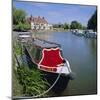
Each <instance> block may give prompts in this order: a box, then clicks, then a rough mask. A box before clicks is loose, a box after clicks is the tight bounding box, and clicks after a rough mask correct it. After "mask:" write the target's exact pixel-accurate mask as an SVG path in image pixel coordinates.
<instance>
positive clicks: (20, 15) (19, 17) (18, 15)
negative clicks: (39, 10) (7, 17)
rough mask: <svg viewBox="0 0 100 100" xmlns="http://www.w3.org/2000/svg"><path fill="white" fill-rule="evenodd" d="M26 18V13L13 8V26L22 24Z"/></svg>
mask: <svg viewBox="0 0 100 100" xmlns="http://www.w3.org/2000/svg"><path fill="white" fill-rule="evenodd" d="M25 17H26V12H25V11H24V10H21V9H16V8H15V7H13V24H14V25H17V24H19V23H20V22H22V23H24V22H25Z"/></svg>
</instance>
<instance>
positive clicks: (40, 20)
mask: <svg viewBox="0 0 100 100" xmlns="http://www.w3.org/2000/svg"><path fill="white" fill-rule="evenodd" d="M28 21H29V22H31V21H33V22H34V23H35V24H48V22H47V21H46V20H45V18H44V17H40V16H38V17H32V16H31V17H29V18H28Z"/></svg>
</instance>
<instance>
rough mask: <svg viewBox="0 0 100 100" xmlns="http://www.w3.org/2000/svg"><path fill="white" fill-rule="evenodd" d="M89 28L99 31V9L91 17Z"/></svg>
mask: <svg viewBox="0 0 100 100" xmlns="http://www.w3.org/2000/svg"><path fill="white" fill-rule="evenodd" d="M87 28H88V29H93V30H94V31H97V10H96V11H95V12H94V14H93V15H92V16H91V18H90V19H89V21H88V24H87Z"/></svg>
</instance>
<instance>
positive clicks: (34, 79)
mask: <svg viewBox="0 0 100 100" xmlns="http://www.w3.org/2000/svg"><path fill="white" fill-rule="evenodd" d="M13 43H14V44H13V68H12V69H13V72H12V80H13V81H12V85H13V87H12V93H13V96H35V95H39V94H41V93H43V92H44V91H46V90H47V88H48V86H49V84H48V82H47V81H46V80H45V79H44V78H43V74H41V72H40V71H39V70H38V69H34V67H36V66H34V65H32V67H33V69H29V67H28V65H27V64H26V63H24V62H22V61H23V60H21V59H19V57H20V58H21V57H22V56H23V55H24V53H23V51H22V48H21V44H20V42H18V41H17V42H16V41H14V42H13ZM45 96H48V94H45V95H43V97H45Z"/></svg>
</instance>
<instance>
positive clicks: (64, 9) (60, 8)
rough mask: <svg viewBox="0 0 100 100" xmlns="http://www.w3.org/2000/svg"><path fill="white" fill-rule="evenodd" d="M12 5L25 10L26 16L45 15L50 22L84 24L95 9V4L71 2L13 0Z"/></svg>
mask: <svg viewBox="0 0 100 100" xmlns="http://www.w3.org/2000/svg"><path fill="white" fill-rule="evenodd" d="M13 5H14V6H15V7H16V8H18V9H23V10H25V11H26V13H27V15H28V16H30V15H32V16H35V17H36V16H41V17H45V19H46V20H47V21H48V22H49V23H51V24H54V23H65V22H67V23H69V24H70V22H71V21H73V20H77V21H78V22H80V23H82V24H83V25H85V26H86V25H87V22H88V20H89V18H90V17H91V16H92V14H93V13H94V12H95V10H96V6H86V5H71V4H53V3H37V2H19V1H13Z"/></svg>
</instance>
